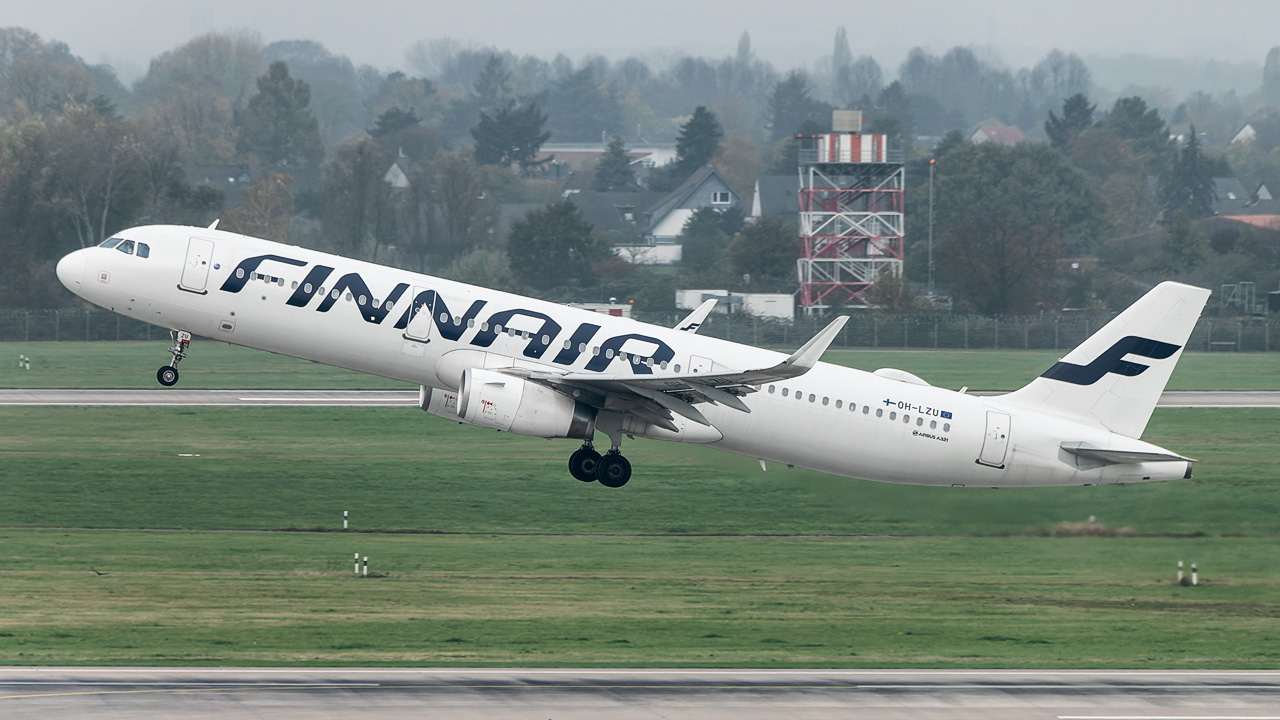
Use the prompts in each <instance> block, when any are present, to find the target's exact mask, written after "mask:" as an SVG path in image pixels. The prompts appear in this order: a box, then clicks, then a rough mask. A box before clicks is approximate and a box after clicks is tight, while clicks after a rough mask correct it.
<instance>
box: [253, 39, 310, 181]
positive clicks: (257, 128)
mask: <svg viewBox="0 0 1280 720" xmlns="http://www.w3.org/2000/svg"><path fill="white" fill-rule="evenodd" d="M310 103H311V89H310V87H309V86H308V85H307V83H305V82H303V81H302V80H295V79H293V78H291V77H289V66H288V65H285V64H284V63H283V62H280V61H276V62H273V63H271V67H269V68H267V74H266V75H263V76H262V77H260V78H258V94H256V95H254V96H253V97H251V98H249V104H248V105H247V106H246V107H245V109H244V111H243V112H242V113H240V114H239V118H238V125H239V126H240V132H241V134H240V141H239V142H238V143H237V144H236V148H237V149H238V150H239V151H240V152H242V153H250V154H253V155H256V156H257V157H259V158H261V159H262V161H263V162H265V163H268V164H271V165H290V164H294V165H297V164H309V165H316V164H318V163H319V162H320V159H321V158H322V157H323V156H324V145H323V144H322V143H321V141H320V126H319V124H318V123H317V122H316V119H315V118H314V117H312V115H311V112H310V111H308V110H307V105H309V104H310Z"/></svg>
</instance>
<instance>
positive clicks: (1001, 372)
mask: <svg viewBox="0 0 1280 720" xmlns="http://www.w3.org/2000/svg"><path fill="white" fill-rule="evenodd" d="M166 347H168V345H167V342H165V341H159V340H158V341H155V342H149V343H147V342H62V343H55V342H31V343H18V342H7V343H0V387H5V388H72V387H96V388H155V387H159V386H158V385H156V382H155V370H156V368H158V367H160V366H161V365H164V364H166V363H168V361H169V355H168V353H166V352H165V348H166ZM790 349H792V348H782V350H790ZM1062 354H1065V352H1064V353H1054V352H1043V351H1035V350H972V351H964V350H940V351H926V350H843V349H839V348H833V349H831V350H829V351H827V354H826V356H825V359H826V360H827V361H828V362H833V363H838V364H841V365H848V366H850V367H856V368H859V369H862V370H868V371H871V370H875V369H877V368H882V367H893V368H899V369H902V370H907V371H909V372H913V373H915V374H917V375H919V376H921V377H923V378H924V379H925V380H927V381H929V382H930V383H932V384H934V385H938V386H939V387H948V388H953V389H958V388H960V387H963V386H968V387H969V388H970V389H972V390H1013V389H1016V388H1019V387H1021V386H1023V385H1025V384H1026V383H1028V382H1030V381H1031V379H1032V378H1034V377H1036V376H1037V375H1039V374H1040V373H1042V372H1044V371H1045V370H1047V369H1048V368H1049V367H1050V366H1052V365H1053V363H1055V362H1057V360H1058V358H1059V357H1061V355H1062ZM19 355H25V356H27V357H29V358H31V369H30V370H19V369H17V358H18V356H19ZM179 369H180V370H181V371H182V373H183V374H182V381H181V383H182V384H181V387H184V388H215V389H226V388H236V389H246V388H271V389H313V388H326V389H381V388H405V387H406V386H405V385H404V384H403V383H399V382H396V381H394V380H387V379H385V378H379V377H376V376H373V375H365V374H362V373H356V372H352V371H349V370H341V369H338V368H331V367H326V366H323V365H316V364H314V363H311V362H307V361H305V360H297V359H295V358H289V357H284V356H281V355H272V354H270V353H265V352H261V351H258V350H249V349H247V348H241V347H236V346H233V345H226V344H223V343H219V342H213V341H209V340H204V341H201V340H197V341H196V342H195V343H193V345H192V350H191V353H190V356H189V357H188V359H187V360H186V361H184V362H183V364H182V365H181V366H179ZM1169 389H1170V390H1280V353H1188V354H1186V355H1184V356H1183V358H1182V360H1181V361H1180V362H1179V364H1178V368H1177V370H1176V371H1175V372H1174V375H1173V378H1172V380H1171V381H1170V383H1169Z"/></svg>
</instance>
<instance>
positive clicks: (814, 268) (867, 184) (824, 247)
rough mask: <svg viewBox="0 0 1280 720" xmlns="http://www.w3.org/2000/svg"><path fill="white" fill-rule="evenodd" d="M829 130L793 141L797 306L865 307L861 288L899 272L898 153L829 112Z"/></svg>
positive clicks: (847, 115) (853, 118)
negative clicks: (796, 155) (796, 199)
mask: <svg viewBox="0 0 1280 720" xmlns="http://www.w3.org/2000/svg"><path fill="white" fill-rule="evenodd" d="M832 125H833V132H831V133H826V134H822V135H801V136H799V139H800V167H799V172H800V258H799V260H797V261H796V265H797V269H798V271H799V276H800V307H801V308H803V309H804V311H805V313H806V314H810V315H812V314H815V313H822V312H824V311H826V310H827V309H829V308H832V307H838V306H848V305H852V306H855V307H873V305H872V303H871V302H870V301H869V300H868V299H867V290H869V289H871V288H872V287H874V286H875V284H876V283H877V282H881V281H884V280H888V279H891V278H900V277H902V236H903V222H902V198H903V188H904V182H903V181H904V174H903V163H902V151H901V150H896V151H893V150H889V148H888V144H889V143H888V136H886V135H863V134H862V133H861V129H862V113H861V112H858V111H845V110H837V111H836V112H835V117H834V122H833V124H832Z"/></svg>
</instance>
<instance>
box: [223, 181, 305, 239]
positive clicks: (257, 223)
mask: <svg viewBox="0 0 1280 720" xmlns="http://www.w3.org/2000/svg"><path fill="white" fill-rule="evenodd" d="M291 182H293V178H291V177H289V176H288V175H281V174H280V173H263V175H262V177H260V178H258V179H257V181H255V182H254V183H253V184H252V185H250V186H249V189H248V190H246V191H245V193H244V200H243V201H242V202H241V203H240V207H237V208H235V209H233V210H232V211H231V212H229V213H227V214H226V215H225V216H223V218H222V223H221V225H222V229H224V230H230V231H231V232H237V233H241V234H242V235H250V236H252V237H260V238H266V239H267V240H275V241H276V242H286V241H287V240H288V239H289V229H290V228H291V227H292V226H293V196H292V195H290V194H289V188H288V187H287V186H288V184H289V183H291Z"/></svg>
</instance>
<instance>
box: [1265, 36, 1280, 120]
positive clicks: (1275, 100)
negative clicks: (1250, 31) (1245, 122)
mask: <svg viewBox="0 0 1280 720" xmlns="http://www.w3.org/2000/svg"><path fill="white" fill-rule="evenodd" d="M1262 101H1263V102H1265V103H1266V104H1268V105H1270V106H1271V108H1272V109H1274V110H1280V47H1273V48H1271V50H1269V51H1268V52H1267V59H1266V62H1265V63H1264V64H1263V66H1262Z"/></svg>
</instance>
